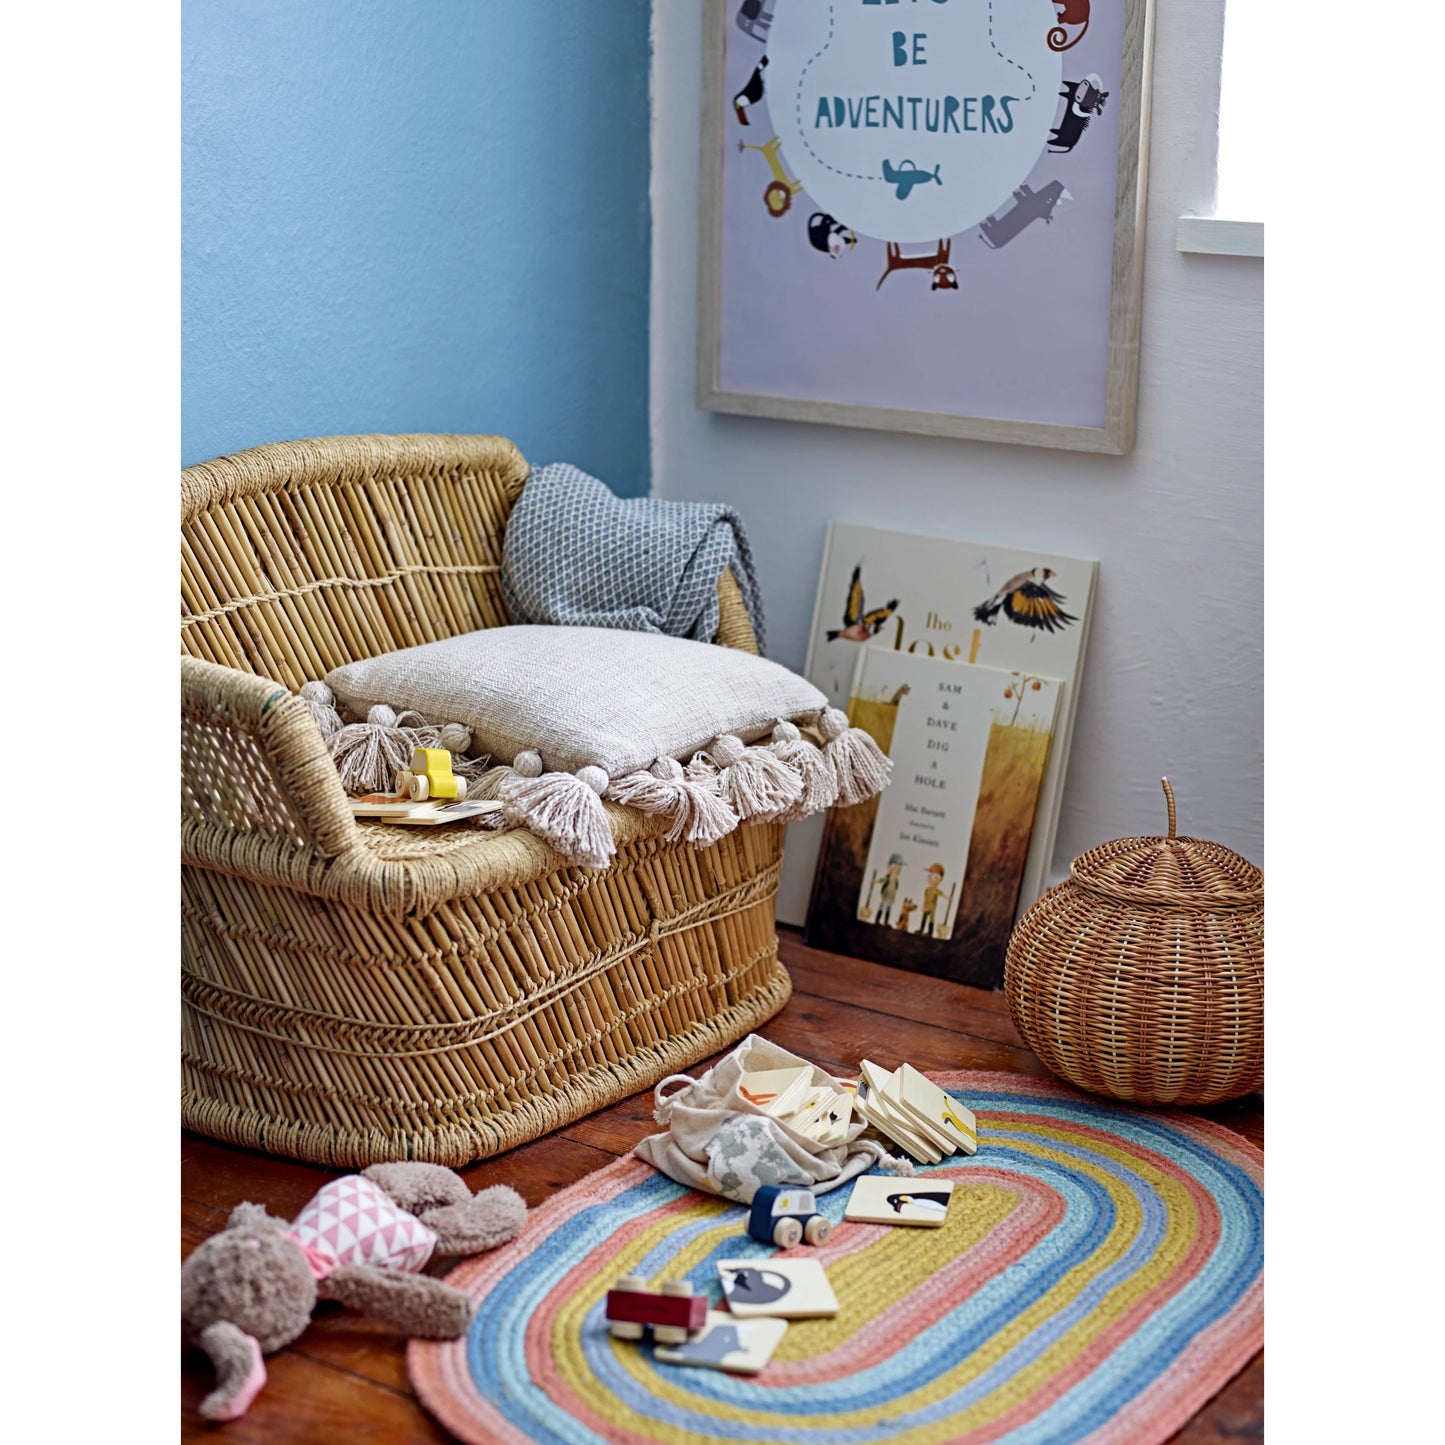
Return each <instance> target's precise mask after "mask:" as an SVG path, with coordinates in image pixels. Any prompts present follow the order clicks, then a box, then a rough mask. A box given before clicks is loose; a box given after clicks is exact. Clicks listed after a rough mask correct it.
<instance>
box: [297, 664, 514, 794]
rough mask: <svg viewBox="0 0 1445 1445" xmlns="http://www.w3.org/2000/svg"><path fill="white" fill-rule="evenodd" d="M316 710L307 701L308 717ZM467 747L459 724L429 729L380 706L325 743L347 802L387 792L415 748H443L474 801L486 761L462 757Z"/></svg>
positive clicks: (415, 717)
mask: <svg viewBox="0 0 1445 1445" xmlns="http://www.w3.org/2000/svg"><path fill="white" fill-rule="evenodd" d="M318 685H319V686H325V684H313V683H307V684H306V687H312V686H318ZM327 691H330V689H329V688H328V689H327ZM302 695H303V697H304V696H305V689H304V688H303V690H302ZM317 705H318V703H317V702H313V701H312V700H311V699H309V698H308V699H307V706H308V707H311V708H313V712H314V709H315V707H316V706H317ZM323 735H324V729H323ZM471 745H472V735H471V733H470V731H468V729H467V728H466V727H464V726H463V725H462V724H461V723H446V724H445V725H444V726H442V727H435V726H433V725H432V724H431V723H428V722H427V721H426V719H425V718H423V717H422V715H421V714H420V713H418V712H403V713H400V714H398V713H397V712H396V710H395V709H394V708H390V707H388V706H387V705H386V704H385V703H384V702H379V703H377V704H376V705H375V706H374V707H373V708H372V709H371V710H370V712H368V713H367V715H366V721H365V722H361V723H347V724H346V725H345V726H344V727H339V728H338V729H337V731H336V732H335V734H333V735H332V737H331V738H330V740H329V746H330V748H331V760H332V761H333V762H334V763H335V764H336V771H337V772H338V773H339V774H340V775H341V786H342V787H343V788H345V789H346V791H347V792H348V793H350V794H352V795H353V796H359V795H361V794H363V793H389V792H391V790H392V784H393V783H394V782H395V780H396V775H397V774H398V773H399V772H401V771H402V769H404V768H409V767H410V766H411V755H412V753H413V752H414V751H415V750H416V749H417V748H446V749H447V750H448V751H449V752H450V753H451V755H452V771H453V772H454V773H455V774H456V775H457V777H459V778H462V779H464V780H465V781H466V784H467V797H469V798H475V797H477V796H478V795H477V794H476V793H475V792H473V791H472V789H473V786H474V784H475V783H476V781H477V779H479V778H480V777H482V776H483V775H484V774H485V773H486V772H487V770H488V765H489V763H490V761H491V760H490V759H489V758H486V757H481V758H468V757H464V756H462V755H463V754H464V753H465V752H466V750H467V749H468V748H469V747H471Z"/></svg>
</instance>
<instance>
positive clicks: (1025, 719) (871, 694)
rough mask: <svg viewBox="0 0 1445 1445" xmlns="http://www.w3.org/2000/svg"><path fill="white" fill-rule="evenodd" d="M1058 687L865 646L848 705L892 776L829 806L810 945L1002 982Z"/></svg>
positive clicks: (1020, 674) (1049, 681)
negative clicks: (867, 797)
mask: <svg viewBox="0 0 1445 1445" xmlns="http://www.w3.org/2000/svg"><path fill="white" fill-rule="evenodd" d="M1059 696H1060V687H1059V683H1058V679H1056V678H1049V677H1044V676H1041V675H1038V674H1034V673H1026V672H1024V671H1022V670H1019V671H1004V670H1002V669H999V668H991V667H979V666H973V667H958V666H956V665H953V664H952V663H949V662H945V661H943V660H942V659H938V658H931V657H927V656H924V655H920V654H916V653H906V652H894V651H892V650H891V649H888V648H885V647H876V646H875V647H865V648H863V649H861V650H860V655H859V658H858V666H857V672H856V675H855V678H854V682H853V687H852V695H851V697H850V699H849V703H848V715H849V719H850V721H851V722H852V723H853V725H854V726H855V727H861V728H865V729H866V730H867V731H868V732H869V733H871V734H872V736H873V738H874V739H875V741H876V742H877V743H878V745H879V746H880V747H881V748H882V749H883V750H884V751H885V752H886V753H887V754H888V755H889V757H890V758H892V760H893V781H892V783H891V784H890V786H889V787H888V788H887V789H885V790H884V792H883V793H882V794H880V795H879V797H877V798H875V799H873V800H871V801H870V802H868V803H863V804H859V805H858V806H856V807H852V808H835V809H833V810H832V812H831V813H830V814H829V815H828V823H827V827H826V829H825V832H824V836H823V846H822V850H821V853H820V856H819V860H818V869H817V873H816V875H815V879H814V885H813V898H812V903H811V905H810V907H809V910H808V929H807V939H808V942H809V943H810V944H813V945H815V946H816V947H819V948H826V949H829V950H831V951H833V952H836V953H847V954H852V955H854V956H855V957H859V958H871V959H875V960H877V961H878V962H880V963H888V964H894V965H896V966H898V967H900V968H908V969H913V970H915V971H917V972H920V973H929V974H934V975H936V976H939V977H943V978H952V979H956V980H958V981H959V982H963V983H972V984H977V985H980V986H982V987H985V988H992V987H995V986H996V985H997V984H998V983H999V982H1000V981H1001V979H1002V977H1003V959H1004V951H1005V949H1006V948H1007V946H1008V938H1009V933H1010V931H1011V929H1012V928H1013V923H1014V912H1015V909H1016V907H1017V905H1018V897H1019V888H1020V885H1021V883H1022V881H1023V875H1024V865H1025V863H1026V861H1027V858H1028V853H1029V842H1030V839H1031V837H1032V835H1033V829H1034V818H1035V814H1036V811H1037V808H1038V801H1039V791H1040V788H1041V786H1042V784H1043V780H1044V773H1045V770H1046V769H1047V766H1048V760H1049V747H1050V743H1051V741H1052V737H1053V731H1054V723H1055V718H1056V716H1057V712H1058V705H1059Z"/></svg>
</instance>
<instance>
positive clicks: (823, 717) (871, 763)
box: [818, 707, 893, 808]
mask: <svg viewBox="0 0 1445 1445" xmlns="http://www.w3.org/2000/svg"><path fill="white" fill-rule="evenodd" d="M818 731H819V732H820V733H821V734H822V737H823V751H824V752H825V753H826V754H827V756H828V759H829V761H830V762H831V763H832V764H833V771H834V772H835V773H836V775H837V778H838V806H839V807H842V808H851V807H852V806H853V805H854V804H855V803H865V802H867V801H868V799H869V798H874V797H877V796H878V794H879V793H881V792H882V791H883V789H884V788H886V787H887V786H888V779H889V777H890V776H891V775H892V773H893V759H892V758H890V757H889V756H888V754H887V753H885V752H884V751H883V749H882V748H880V747H879V746H878V744H877V743H875V742H874V741H873V739H872V738H871V737H870V736H869V735H868V734H867V733H866V732H864V731H863V729H862V728H850V727H849V726H848V714H847V713H845V712H839V711H838V709H837V708H835V707H826V708H824V709H823V711H822V712H821V713H820V714H819V715H818Z"/></svg>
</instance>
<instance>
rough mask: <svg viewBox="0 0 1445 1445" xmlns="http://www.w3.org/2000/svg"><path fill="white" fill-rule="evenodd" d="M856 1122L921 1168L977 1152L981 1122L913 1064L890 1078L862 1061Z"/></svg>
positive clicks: (872, 1065) (903, 1066)
mask: <svg viewBox="0 0 1445 1445" xmlns="http://www.w3.org/2000/svg"><path fill="white" fill-rule="evenodd" d="M853 1107H854V1108H855V1109H856V1110H857V1112H858V1117H859V1118H860V1119H862V1120H864V1122H865V1123H867V1124H869V1125H871V1126H872V1127H873V1128H874V1129H876V1130H877V1131H878V1132H879V1133H880V1134H882V1135H884V1136H885V1137H886V1138H888V1139H891V1140H892V1141H893V1142H894V1143H895V1144H897V1145H898V1146H899V1147H900V1148H901V1149H905V1150H906V1151H907V1152H908V1153H909V1154H911V1155H912V1156H913V1158H915V1159H916V1160H918V1162H919V1163H920V1164H938V1163H940V1162H941V1161H942V1160H943V1159H944V1158H945V1157H947V1156H948V1155H950V1154H976V1153H977V1152H978V1121H977V1120H976V1119H975V1118H974V1116H973V1114H972V1113H971V1112H970V1111H969V1110H968V1109H965V1108H964V1107H963V1105H962V1104H960V1103H959V1102H958V1101H957V1100H956V1099H953V1098H951V1097H950V1096H949V1095H948V1094H946V1093H945V1092H944V1091H943V1090H942V1089H940V1088H939V1087H938V1085H937V1084H935V1083H934V1082H933V1081H932V1080H931V1079H927V1078H925V1077H924V1076H923V1075H922V1074H920V1073H919V1072H918V1070H917V1069H915V1068H914V1067H913V1065H912V1064H900V1065H899V1067H898V1068H896V1069H894V1070H893V1071H892V1072H891V1073H890V1072H889V1071H888V1070H887V1069H880V1068H879V1067H878V1065H877V1064H874V1063H870V1062H869V1061H868V1060H867V1059H864V1060H863V1062H862V1063H861V1064H859V1065H858V1088H857V1094H856V1096H855V1097H854V1100H853Z"/></svg>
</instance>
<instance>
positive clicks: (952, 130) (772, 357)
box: [698, 0, 1153, 454]
mask: <svg viewBox="0 0 1445 1445" xmlns="http://www.w3.org/2000/svg"><path fill="white" fill-rule="evenodd" d="M1152 43H1153V38H1152V0H708V15H707V24H706V28H705V31H704V44H703V51H704V53H703V71H704V74H703V124H702V155H701V172H700V178H699V179H700V187H699V189H700V197H701V227H700V246H699V264H700V273H699V287H698V297H699V309H700V315H699V324H698V405H699V406H701V407H704V408H708V409H710V410H714V411H726V412H736V413H741V414H744V415H750V416H769V417H781V418H785V419H789V420H794V421H820V422H832V423H835V424H840V425H844V426H866V427H875V428H881V429H884V430H890V431H911V432H924V433H929V434H932V435H936V436H955V437H972V438H976V439H979V440H983V441H995V442H1014V443H1020V444H1024V445H1031V446H1048V447H1062V448H1068V449H1073V450H1078V451H1093V452H1109V453H1114V454H1121V453H1124V452H1127V451H1128V450H1129V449H1130V448H1131V447H1132V445H1133V442H1134V413H1135V402H1136V396H1137V392H1138V351H1139V301H1140V288H1141V283H1142V278H1143V254H1142V240H1143V218H1144V193H1145V178H1146V163H1147V147H1148V129H1149V61H1150V51H1151V47H1152Z"/></svg>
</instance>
